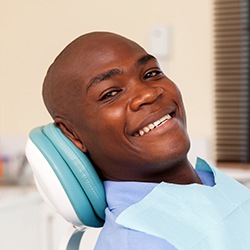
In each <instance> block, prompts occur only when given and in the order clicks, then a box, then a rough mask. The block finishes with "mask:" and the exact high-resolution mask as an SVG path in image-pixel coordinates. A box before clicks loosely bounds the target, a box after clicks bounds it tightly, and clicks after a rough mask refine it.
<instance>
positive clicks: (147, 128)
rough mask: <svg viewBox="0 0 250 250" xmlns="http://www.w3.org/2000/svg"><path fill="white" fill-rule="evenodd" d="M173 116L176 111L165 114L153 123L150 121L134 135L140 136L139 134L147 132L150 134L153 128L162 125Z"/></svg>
mask: <svg viewBox="0 0 250 250" xmlns="http://www.w3.org/2000/svg"><path fill="white" fill-rule="evenodd" d="M173 116H174V112H172V113H170V114H166V115H164V116H163V117H162V118H160V119H159V120H157V121H155V122H153V123H149V124H148V125H147V126H145V127H143V128H141V129H140V130H139V131H138V132H136V133H134V136H136V137H138V136H143V135H145V134H148V133H149V132H150V131H152V130H153V129H155V128H158V127H160V126H161V125H163V124H164V123H165V122H167V121H169V120H170V119H171V118H173Z"/></svg>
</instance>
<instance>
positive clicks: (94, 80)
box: [86, 54, 156, 92]
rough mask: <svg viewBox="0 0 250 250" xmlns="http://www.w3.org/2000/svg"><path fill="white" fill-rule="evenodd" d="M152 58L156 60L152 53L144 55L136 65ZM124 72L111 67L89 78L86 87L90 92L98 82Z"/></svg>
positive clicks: (138, 65)
mask: <svg viewBox="0 0 250 250" xmlns="http://www.w3.org/2000/svg"><path fill="white" fill-rule="evenodd" d="M151 60H156V58H155V57H154V56H152V55H150V54H146V55H143V56H142V57H140V58H139V59H138V60H137V61H136V62H135V66H136V67H140V66H143V65H146V64H147V63H148V62H149V61H151ZM122 73H123V71H122V69H118V68H115V69H110V70H108V71H106V72H103V73H101V74H99V75H96V76H94V77H92V78H91V79H90V80H89V83H88V85H87V88H86V92H88V91H89V89H90V88H92V87H93V86H95V85H97V84H98V83H101V82H102V81H105V80H108V79H110V78H112V77H113V76H116V75H122Z"/></svg>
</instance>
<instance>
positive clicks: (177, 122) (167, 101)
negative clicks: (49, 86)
mask: <svg viewBox="0 0 250 250" xmlns="http://www.w3.org/2000/svg"><path fill="white" fill-rule="evenodd" d="M106 42H107V41H106ZM92 47H93V48H94V47H95V46H94V45H93V46H92ZM80 70H81V74H82V76H83V79H84V80H83V82H82V91H81V92H79V95H82V97H81V98H80V99H79V101H78V103H77V106H76V107H74V108H75V112H72V114H71V116H72V121H74V122H73V123H74V131H75V133H76V134H77V135H78V136H79V138H80V140H81V143H82V144H83V145H84V147H85V148H86V150H87V151H88V153H89V155H90V157H91V159H92V161H93V162H94V164H95V165H96V166H97V168H98V170H99V171H100V173H101V175H102V177H103V178H104V179H109V180H134V181H149V180H152V179H153V176H157V175H158V174H162V173H164V172H165V171H166V170H168V169H169V168H171V167H173V166H174V165H175V164H176V163H178V162H180V161H182V160H184V159H186V154H187V152H188V150H189V139H188V135H187V133H186V121H185V111H184V107H183V103H182V98H181V95H180V92H179V90H178V88H177V87H176V85H175V84H174V83H173V82H172V81H171V80H169V79H168V78H167V77H166V76H165V75H164V74H163V72H162V71H161V69H160V68H159V65H158V63H157V61H156V59H155V58H154V57H152V56H151V55H148V54H147V53H146V52H145V51H144V50H143V49H142V48H141V47H139V46H138V45H136V44H135V43H132V42H131V41H128V40H126V39H122V38H120V37H119V38H116V37H114V38H112V39H110V42H109V43H104V45H101V46H100V45H99V47H98V49H92V50H89V51H88V52H87V53H86V56H85V58H84V66H82V68H81V69H80ZM69 101H70V97H69ZM72 101H73V100H72ZM69 105H70V103H69Z"/></svg>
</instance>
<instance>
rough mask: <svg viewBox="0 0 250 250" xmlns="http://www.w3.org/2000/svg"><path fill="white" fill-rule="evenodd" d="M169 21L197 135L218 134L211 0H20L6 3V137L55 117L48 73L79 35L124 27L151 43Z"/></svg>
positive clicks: (174, 69) (0, 31)
mask: <svg viewBox="0 0 250 250" xmlns="http://www.w3.org/2000/svg"><path fill="white" fill-rule="evenodd" d="M153 25H167V26H168V27H169V28H170V29H171V31H172V33H171V36H170V40H169V41H170V55H169V58H168V59H167V60H165V61H163V62H162V66H163V67H164V69H165V72H166V73H167V75H168V76H169V77H170V78H171V79H172V80H173V81H174V82H175V83H176V84H177V85H178V86H179V87H180V89H181V90H182V93H183V96H184V101H185V104H186V111H187V115H188V129H189V133H190V135H191V136H192V137H202V138H209V139H211V140H212V138H213V136H214V117H213V77H212V75H213V65H212V60H213V58H212V55H213V47H212V45H213V39H212V35H213V34H212V1H211V0H203V1H198V0H189V1H176V0H154V1H152V0H127V1H115V0H106V1H104V0H103V1H102V0H100V1H98V0H91V1H86V0H85V1H84V0H73V1H72V0H50V1H49V0H43V1H42V0H40V1H39V0H38V1H33V0H22V1H20V0H12V1H2V3H1V8H0V36H1V39H0V136H1V135H3V134H24V135H27V133H28V132H29V130H30V129H31V128H32V127H34V126H37V125H40V124H44V123H48V122H50V121H51V119H50V117H49V116H48V114H47V112H46V110H45V108H44V106H43V103H42V99H41V85H42V81H43V77H44V75H45V72H46V70H47V68H48V66H49V64H50V63H51V62H52V60H53V59H54V58H55V56H56V55H57V54H58V53H59V52H60V51H61V50H62V49H63V48H64V47H65V46H66V45H67V44H68V43H69V42H70V41H72V40H73V39H74V38H76V37H77V36H79V35H81V34H82V33H85V32H89V31H93V30H108V31H114V32H118V33H120V34H122V35H125V36H128V37H129V38H131V39H134V40H135V41H137V42H138V43H140V44H141V45H142V46H144V47H145V48H146V49H150V46H149V44H150V37H149V34H150V29H151V27H152V26H153Z"/></svg>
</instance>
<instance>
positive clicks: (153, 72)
mask: <svg viewBox="0 0 250 250" xmlns="http://www.w3.org/2000/svg"><path fill="white" fill-rule="evenodd" d="M158 76H163V72H162V71H161V70H159V69H156V70H151V71H149V72H147V73H146V74H145V75H144V76H143V79H148V78H154V77H158Z"/></svg>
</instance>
